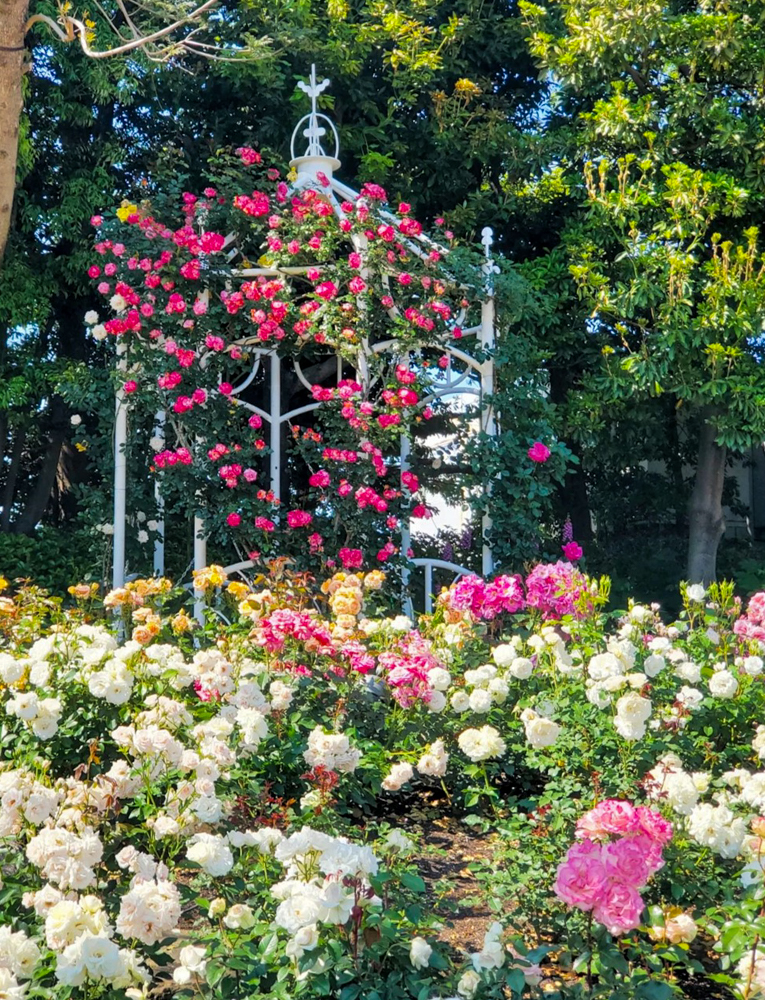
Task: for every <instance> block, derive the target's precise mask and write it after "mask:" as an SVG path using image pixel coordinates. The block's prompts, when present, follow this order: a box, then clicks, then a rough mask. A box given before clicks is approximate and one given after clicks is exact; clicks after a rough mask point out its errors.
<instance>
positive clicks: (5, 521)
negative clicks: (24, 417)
mask: <svg viewBox="0 0 765 1000" xmlns="http://www.w3.org/2000/svg"><path fill="white" fill-rule="evenodd" d="M26 440H27V429H26V427H25V426H24V425H23V424H22V425H21V426H20V427H19V429H18V430H17V431H16V436H15V437H14V439H13V449H12V451H11V464H10V465H9V466H8V475H7V477H6V480H5V489H4V491H3V510H2V513H0V531H9V530H10V525H11V510H12V508H13V500H14V498H15V496H16V481H17V480H18V478H19V469H20V468H21V457H22V455H23V454H24V445H25V444H26Z"/></svg>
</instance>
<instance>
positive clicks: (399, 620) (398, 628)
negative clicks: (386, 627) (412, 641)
mask: <svg viewBox="0 0 765 1000" xmlns="http://www.w3.org/2000/svg"><path fill="white" fill-rule="evenodd" d="M390 627H391V628H392V629H393V631H394V632H411V631H412V628H413V625H412V619H411V618H407V616H406V615H396V617H395V618H393V619H391V623H390Z"/></svg>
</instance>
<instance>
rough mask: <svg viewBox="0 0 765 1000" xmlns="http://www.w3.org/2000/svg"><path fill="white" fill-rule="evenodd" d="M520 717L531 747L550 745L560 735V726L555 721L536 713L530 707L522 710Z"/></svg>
mask: <svg viewBox="0 0 765 1000" xmlns="http://www.w3.org/2000/svg"><path fill="white" fill-rule="evenodd" d="M521 718H522V719H523V725H524V728H525V730H526V739H527V740H528V741H529V743H530V744H531V745H532V746H533V747H537V748H542V747H550V746H552V745H553V743H554V742H555V741H556V740H557V738H558V736H559V735H560V730H561V727H560V726H559V725H558V724H557V722H553V721H552V720H551V719H546V718H544V716H542V715H537V713H536V712H534V711H533V710H532V709H530V708H527V709H525V710H524V712H523V714H522V716H521Z"/></svg>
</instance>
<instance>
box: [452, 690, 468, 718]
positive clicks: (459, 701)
mask: <svg viewBox="0 0 765 1000" xmlns="http://www.w3.org/2000/svg"><path fill="white" fill-rule="evenodd" d="M449 704H450V705H451V706H452V708H453V709H454V711H455V712H459V713H460V714H462V712H467V711H468V709H469V708H470V698H469V697H468V695H467V692H466V691H455V692H454V694H453V695H452V696H451V698H450V699H449Z"/></svg>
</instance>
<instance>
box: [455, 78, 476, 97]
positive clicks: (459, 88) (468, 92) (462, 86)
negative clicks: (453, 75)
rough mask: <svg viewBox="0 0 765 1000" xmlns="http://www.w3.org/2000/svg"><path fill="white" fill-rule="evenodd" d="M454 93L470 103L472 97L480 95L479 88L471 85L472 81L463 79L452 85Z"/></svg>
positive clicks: (473, 84)
mask: <svg viewBox="0 0 765 1000" xmlns="http://www.w3.org/2000/svg"><path fill="white" fill-rule="evenodd" d="M454 93H455V94H456V95H457V96H458V97H462V98H463V99H464V100H466V101H472V99H473V98H474V97H478V95H479V94H480V93H481V88H480V87H479V86H478V84H477V83H473V81H472V80H467V79H465V78H464V77H463V78H462V79H460V80H457V82H456V83H455V84H454Z"/></svg>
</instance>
